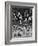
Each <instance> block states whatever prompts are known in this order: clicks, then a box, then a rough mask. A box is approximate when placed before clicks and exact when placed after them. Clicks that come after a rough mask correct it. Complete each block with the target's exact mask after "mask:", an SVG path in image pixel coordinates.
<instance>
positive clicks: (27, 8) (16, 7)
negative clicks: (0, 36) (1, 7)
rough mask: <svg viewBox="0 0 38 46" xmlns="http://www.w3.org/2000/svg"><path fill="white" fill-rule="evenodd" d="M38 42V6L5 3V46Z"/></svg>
mask: <svg viewBox="0 0 38 46" xmlns="http://www.w3.org/2000/svg"><path fill="white" fill-rule="evenodd" d="M34 42H37V4H36V3H23V2H11V1H7V2H5V44H21V43H34Z"/></svg>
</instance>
